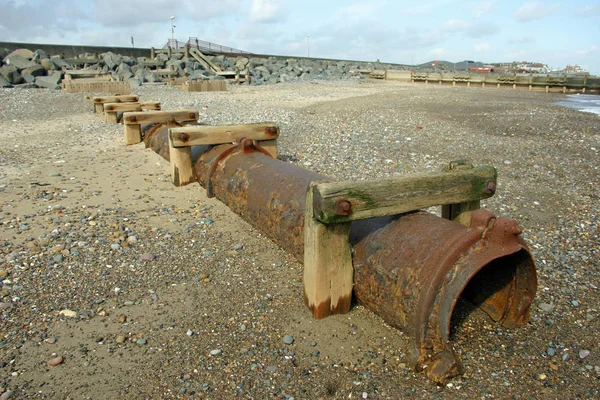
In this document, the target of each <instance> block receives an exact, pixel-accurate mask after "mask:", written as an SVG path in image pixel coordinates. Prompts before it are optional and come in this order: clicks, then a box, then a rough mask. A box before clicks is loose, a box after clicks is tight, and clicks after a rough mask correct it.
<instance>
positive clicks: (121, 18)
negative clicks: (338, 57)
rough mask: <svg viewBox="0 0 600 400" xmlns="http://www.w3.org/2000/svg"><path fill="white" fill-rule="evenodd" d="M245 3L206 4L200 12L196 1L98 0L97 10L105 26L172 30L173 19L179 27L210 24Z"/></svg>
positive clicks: (234, 0) (233, 0) (98, 19)
mask: <svg viewBox="0 0 600 400" xmlns="http://www.w3.org/2000/svg"><path fill="white" fill-rule="evenodd" d="M241 3H242V0H220V1H218V2H205V3H203V5H202V9H201V10H199V8H198V3H197V2H195V1H193V0H171V1H165V0H126V1H123V0H94V3H93V5H94V6H93V8H94V13H95V17H96V18H95V19H96V22H99V23H100V24H102V25H104V26H112V27H119V26H121V27H125V26H127V27H131V26H132V25H137V24H140V23H144V24H154V23H160V22H162V23H164V24H165V25H167V26H168V25H169V24H170V21H169V17H171V16H174V17H175V23H177V20H180V19H184V18H193V19H195V20H203V21H207V20H210V19H212V18H216V17H222V16H226V15H228V14H229V13H230V12H231V10H237V9H239V7H240V6H241Z"/></svg>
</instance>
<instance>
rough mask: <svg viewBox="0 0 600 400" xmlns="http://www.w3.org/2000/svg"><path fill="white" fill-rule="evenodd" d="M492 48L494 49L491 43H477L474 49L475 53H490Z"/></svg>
mask: <svg viewBox="0 0 600 400" xmlns="http://www.w3.org/2000/svg"><path fill="white" fill-rule="evenodd" d="M491 48H492V46H490V44H489V43H477V44H476V45H475V46H474V47H473V51H475V52H477V53H487V52H488V51H490V49H491Z"/></svg>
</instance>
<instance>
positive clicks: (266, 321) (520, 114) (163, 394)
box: [0, 81, 600, 399]
mask: <svg viewBox="0 0 600 400" xmlns="http://www.w3.org/2000/svg"><path fill="white" fill-rule="evenodd" d="M137 94H140V95H141V96H142V99H144V100H158V101H161V103H162V105H163V108H164V109H175V108H183V107H185V108H195V109H198V110H199V112H200V115H201V121H202V122H205V123H208V124H229V123H246V122H261V121H275V122H277V123H278V124H279V125H280V127H281V138H280V140H279V151H280V155H281V158H282V159H284V160H286V161H288V162H290V163H293V164H296V165H299V166H301V167H304V168H308V169H311V170H313V171H316V172H318V173H321V174H324V175H328V176H332V177H335V178H337V179H371V178H383V177H391V176H398V175H401V174H404V173H416V172H425V171H439V170H441V169H442V168H443V167H444V165H446V164H447V163H448V162H449V161H451V160H453V159H457V158H461V157H467V158H470V159H471V160H472V161H473V162H474V163H475V164H492V165H494V166H496V168H497V169H498V175H499V180H498V190H497V193H496V195H495V196H494V197H493V198H491V199H489V200H487V201H484V202H483V206H484V207H486V208H489V209H491V210H493V211H494V212H496V213H498V214H499V215H503V216H507V217H512V218H516V219H517V220H518V221H519V223H520V225H521V226H522V227H523V229H524V232H523V237H524V239H525V240H526V241H527V243H528V244H529V247H530V249H531V251H532V253H533V256H534V258H535V260H536V263H537V267H538V280H539V287H538V293H537V297H536V300H535V303H534V306H533V307H532V310H531V320H530V322H529V323H527V324H526V325H524V326H523V327H520V328H518V329H505V328H503V327H500V326H497V325H496V324H495V323H494V322H493V321H491V320H489V318H487V316H486V315H485V314H482V313H481V312H478V311H473V312H470V313H468V315H467V318H464V319H461V320H460V321H454V323H453V325H452V341H453V342H454V343H455V348H456V351H457V353H458V354H459V356H460V357H461V358H462V360H463V363H464V368H465V373H464V375H463V376H461V377H459V378H457V379H455V380H453V381H452V382H451V384H449V385H448V386H443V387H437V386H435V385H433V384H431V383H430V382H429V381H428V380H427V379H426V377H425V376H424V375H423V374H422V373H420V372H419V371H413V370H412V369H411V368H410V365H409V364H408V360H407V354H406V353H407V349H408V348H409V346H408V339H407V336H405V335H404V334H402V333H401V332H399V331H397V330H395V329H392V328H390V327H389V326H387V325H385V324H384V323H383V322H382V321H381V319H380V318H379V317H378V316H376V315H374V314H373V313H371V312H370V311H368V310H366V309H364V308H363V307H362V306H360V305H354V306H353V308H352V311H351V312H350V313H349V314H346V315H341V316H335V317H331V318H327V319H324V320H320V321H315V320H313V319H312V317H311V315H310V313H309V312H308V311H307V309H306V308H305V307H304V305H303V301H302V265H301V264H300V263H298V262H297V260H295V259H294V258H293V257H291V256H290V255H289V254H287V253H285V252H284V251H282V250H281V249H279V248H277V247H276V246H275V245H274V244H273V243H272V242H271V241H269V240H268V239H266V238H265V237H264V236H262V235H261V234H260V232H258V231H256V230H254V229H253V228H252V227H251V226H250V225H248V224H246V223H245V222H244V221H242V220H241V219H240V218H239V217H238V216H236V215H235V214H233V213H232V212H231V211H230V210H228V209H227V208H226V207H225V206H224V205H222V204H221V203H219V202H218V201H217V200H215V199H209V198H207V197H206V195H205V192H204V190H203V189H201V188H200V187H199V186H198V185H188V186H185V187H182V188H175V187H173V186H172V185H171V183H170V177H169V167H168V165H167V164H166V162H165V161H164V160H162V159H161V158H160V157H158V156H157V155H156V154H154V153H153V152H151V151H149V150H144V149H143V147H142V146H130V147H126V146H124V145H123V139H122V136H123V131H122V129H123V128H122V126H118V125H109V124H106V123H104V122H103V121H102V120H101V118H100V117H98V116H96V115H94V114H93V113H92V111H91V110H92V106H91V104H90V103H88V102H86V101H84V100H83V96H81V95H75V94H66V93H63V92H60V91H52V90H29V89H19V90H15V89H2V90H0V104H1V106H0V137H1V138H2V140H3V146H2V147H0V167H1V168H0V188H2V193H1V196H0V205H1V209H0V243H1V244H2V246H0V260H1V263H2V264H1V265H0V277H1V279H2V282H1V285H2V286H1V289H0V295H1V296H2V299H1V303H2V304H3V306H2V307H0V311H1V313H2V319H1V321H0V367H1V370H2V375H0V391H2V392H4V393H5V394H6V393H11V394H9V395H7V396H11V395H12V397H13V398H32V397H37V398H48V399H51V398H66V397H71V398H107V399H109V398H193V397H197V398H217V399H218V398H235V397H240V398H276V399H284V398H288V399H289V398H292V397H293V398H295V399H313V398H350V396H351V397H352V398H361V397H363V398H386V399H387V398H391V399H393V398H440V399H441V398H443V399H462V398H466V397H472V398H559V397H563V398H598V397H600V393H599V389H598V373H599V371H600V359H599V358H598V354H600V351H599V350H600V349H599V348H598V347H599V343H600V336H599V335H600V333H599V332H600V329H599V328H600V326H599V325H600V324H599V323H598V317H599V316H598V306H597V305H598V304H599V303H600V298H599V297H600V296H599V293H598V288H599V287H600V276H599V274H598V262H597V260H598V258H599V257H598V256H599V255H600V254H599V252H600V245H599V241H598V215H600V205H599V204H600V202H599V201H598V198H599V196H600V189H599V187H598V185H597V182H598V181H599V176H598V175H599V171H598V161H597V160H598V152H599V149H600V118H599V117H598V116H596V115H593V114H588V113H582V112H578V111H576V110H572V109H566V108H563V107H560V106H557V105H554V104H553V103H554V102H555V101H558V100H561V99H563V98H564V96H562V95H558V94H545V93H529V92H527V91H519V90H509V89H475V88H463V87H457V88H451V87H437V86H434V85H429V86H424V85H421V86H419V85H409V84H405V85H401V84H392V83H386V82H367V81H361V82H360V83H358V82H356V81H340V82H335V83H334V82H319V83H303V84H280V85H272V86H271V85H265V86H258V87H251V86H236V87H230V88H229V92H227V93H222V92H212V93H186V92H182V91H180V90H178V89H176V88H174V87H168V86H143V87H141V88H140V89H139V91H138V93H137ZM173 220H176V222H172V221H173ZM25 227H26V228H25ZM23 228H25V229H23ZM184 228H185V229H184ZM113 244H118V245H119V246H120V247H118V248H117V246H113ZM58 255H60V256H62V261H61V262H58V261H56V260H58V259H59V258H58V257H56V256H58ZM55 257H56V258H55ZM126 302H127V304H130V305H127V306H124V304H125V303H126ZM575 304H577V305H575ZM459 306H460V305H459ZM242 326H244V327H245V328H244V329H242V328H241V327H242ZM189 331H191V332H193V336H191V337H187V336H183V335H182V332H189ZM286 335H289V336H292V337H293V346H290V345H288V344H286V342H284V337H285V336H286ZM142 343H144V344H145V345H138V344H142ZM551 349H552V350H551ZM292 350H293V351H292ZM213 352H218V353H215V354H213ZM56 354H60V355H61V356H62V357H63V358H64V362H63V363H62V364H61V365H60V366H57V367H52V368H51V369H49V367H48V365H47V361H48V360H50V359H52V358H54V357H56V356H55V355H56ZM584 354H585V356H582V355H584ZM542 376H543V379H542V378H541V377H542ZM67 383H68V384H67ZM184 389H185V390H184ZM0 396H2V395H0ZM365 396H366V397H365Z"/></svg>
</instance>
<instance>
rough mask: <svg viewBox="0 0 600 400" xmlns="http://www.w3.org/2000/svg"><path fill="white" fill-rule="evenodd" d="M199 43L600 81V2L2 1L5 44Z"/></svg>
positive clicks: (0, 24) (0, 32)
mask: <svg viewBox="0 0 600 400" xmlns="http://www.w3.org/2000/svg"><path fill="white" fill-rule="evenodd" d="M171 16H173V17H175V18H174V19H173V25H174V37H175V38H176V39H178V40H180V41H183V42H185V41H187V40H188V38H190V37H197V38H198V39H200V40H206V41H210V42H214V43H218V44H222V45H225V46H229V47H233V48H237V49H241V50H244V51H248V52H252V53H258V54H275V55H286V56H310V57H319V58H334V59H348V60H359V61H375V60H380V61H382V62H391V63H400V64H421V63H424V62H428V61H431V60H436V59H437V60H445V61H450V62H458V61H463V60H474V61H482V62H486V63H493V62H510V61H530V62H541V63H544V64H547V65H548V66H549V67H551V68H561V69H562V68H564V67H565V66H566V65H568V64H571V65H573V64H578V65H580V66H584V67H586V68H588V70H589V71H590V72H591V73H593V74H595V75H600V0H569V1H552V0H550V1H522V0H503V1H488V0H479V1H471V0H461V1H457V0H433V1H428V0H420V1H410V2H409V1H400V0H398V1H386V0H361V1H356V0H347V1H345V0H329V1H328V0H79V1H68V0H52V1H48V0H0V41H15V42H28V43H53V44H75V45H97V46H122V47H127V46H131V37H133V38H134V43H135V46H136V47H156V48H160V47H162V46H163V45H164V44H165V43H166V42H167V40H168V39H169V38H170V37H171V33H172V32H171Z"/></svg>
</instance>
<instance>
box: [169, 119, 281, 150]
mask: <svg viewBox="0 0 600 400" xmlns="http://www.w3.org/2000/svg"><path fill="white" fill-rule="evenodd" d="M169 136H170V138H171V140H172V142H173V146H174V147H188V146H199V145H204V144H223V143H233V142H235V141H237V139H239V138H241V137H245V138H247V139H252V140H274V139H277V138H278V137H279V127H278V126H277V124H275V123H272V122H261V123H254V124H241V125H220V126H184V127H182V128H173V129H171V130H170V131H169Z"/></svg>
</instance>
